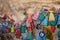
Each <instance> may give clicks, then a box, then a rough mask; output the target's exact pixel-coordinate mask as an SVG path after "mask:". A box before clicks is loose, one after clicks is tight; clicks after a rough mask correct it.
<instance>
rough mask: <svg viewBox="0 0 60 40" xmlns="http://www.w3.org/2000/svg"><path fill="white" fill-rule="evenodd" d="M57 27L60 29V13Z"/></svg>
mask: <svg viewBox="0 0 60 40" xmlns="http://www.w3.org/2000/svg"><path fill="white" fill-rule="evenodd" d="M57 28H59V29H60V15H59V18H58V23H57Z"/></svg>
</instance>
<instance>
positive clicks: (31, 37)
mask: <svg viewBox="0 0 60 40" xmlns="http://www.w3.org/2000/svg"><path fill="white" fill-rule="evenodd" d="M28 39H29V40H33V36H32V33H31V32H28Z"/></svg>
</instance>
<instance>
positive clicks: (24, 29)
mask: <svg viewBox="0 0 60 40" xmlns="http://www.w3.org/2000/svg"><path fill="white" fill-rule="evenodd" d="M20 30H21V33H25V32H26V25H21V28H20Z"/></svg>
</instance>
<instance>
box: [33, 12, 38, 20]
mask: <svg viewBox="0 0 60 40" xmlns="http://www.w3.org/2000/svg"><path fill="white" fill-rule="evenodd" d="M38 17H39V11H36V12H35V14H34V16H33V20H38Z"/></svg>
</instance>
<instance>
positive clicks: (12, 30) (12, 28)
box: [11, 25, 14, 33]
mask: <svg viewBox="0 0 60 40" xmlns="http://www.w3.org/2000/svg"><path fill="white" fill-rule="evenodd" d="M11 32H12V33H14V25H12V27H11Z"/></svg>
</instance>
